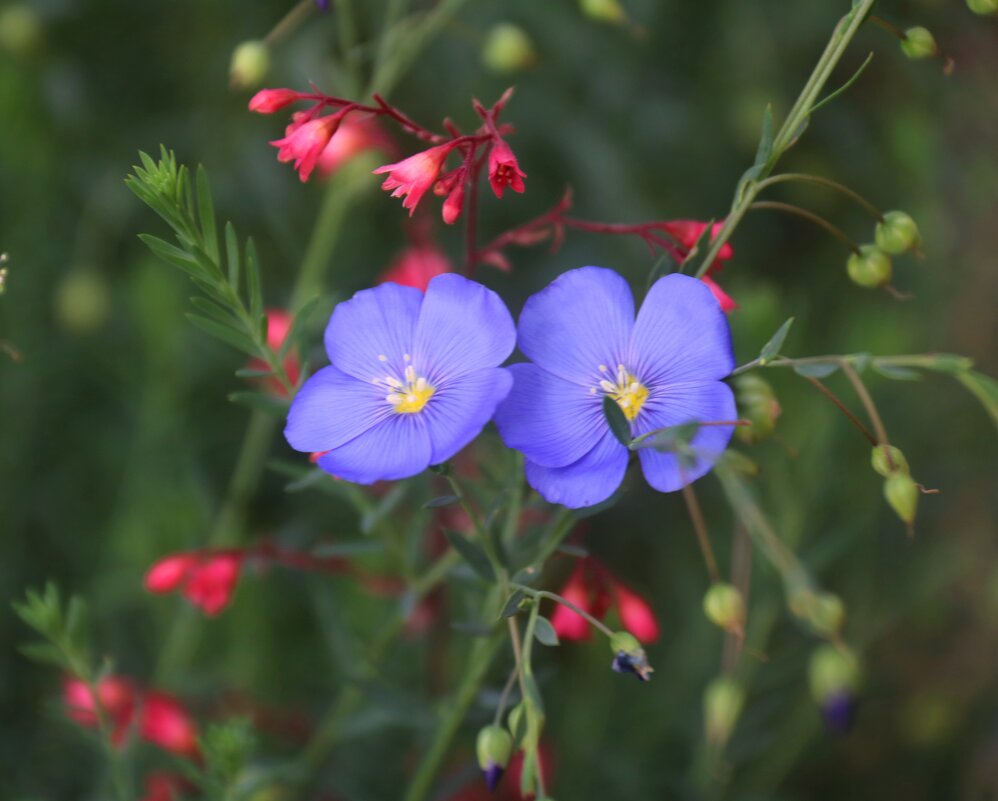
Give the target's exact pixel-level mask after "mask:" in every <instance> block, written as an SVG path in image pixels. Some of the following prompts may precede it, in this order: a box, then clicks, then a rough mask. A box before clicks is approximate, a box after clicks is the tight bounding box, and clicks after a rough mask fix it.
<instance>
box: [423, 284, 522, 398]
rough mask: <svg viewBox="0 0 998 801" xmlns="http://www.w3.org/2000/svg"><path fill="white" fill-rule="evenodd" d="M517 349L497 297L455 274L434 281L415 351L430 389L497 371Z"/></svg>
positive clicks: (511, 327) (513, 332) (428, 291)
mask: <svg viewBox="0 0 998 801" xmlns="http://www.w3.org/2000/svg"><path fill="white" fill-rule="evenodd" d="M515 346H516V326H515V325H514V324H513V318H512V316H511V315H510V313H509V310H508V309H507V308H506V304H505V303H503V302H502V300H501V299H500V298H499V296H498V295H497V294H496V293H495V292H493V291H492V290H491V289H489V288H488V287H484V286H482V285H481V284H478V283H476V282H474V281H469V280H468V279H467V278H462V277H461V276H460V275H456V274H454V273H446V274H444V275H438V276H437V277H436V278H434V279H433V280H432V281H430V284H429V286H428V287H427V288H426V297H425V298H424V300H423V307H422V309H421V310H420V312H419V321H418V323H417V324H416V334H415V341H414V344H413V351H412V355H413V365H414V366H415V368H416V372H417V373H419V374H420V375H423V376H425V377H426V380H427V381H429V382H430V384H432V385H434V386H436V385H437V384H438V383H439V382H442V381H446V380H448V379H451V378H455V377H457V376H462V375H466V374H468V373H473V372H475V371H476V370H481V369H483V368H486V367H498V366H499V365H500V364H502V363H503V362H504V361H505V360H506V357H507V356H509V354H510V353H512V352H513V348H514V347H515Z"/></svg>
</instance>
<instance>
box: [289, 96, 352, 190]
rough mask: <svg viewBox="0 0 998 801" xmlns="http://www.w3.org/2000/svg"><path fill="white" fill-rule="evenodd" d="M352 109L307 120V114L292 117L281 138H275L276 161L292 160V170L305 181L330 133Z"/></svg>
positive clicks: (330, 137)
mask: <svg viewBox="0 0 998 801" xmlns="http://www.w3.org/2000/svg"><path fill="white" fill-rule="evenodd" d="M351 110H352V109H351V108H350V107H349V106H347V107H346V108H344V109H342V110H340V111H337V112H336V113H335V114H330V115H328V116H326V117H316V118H313V119H308V115H307V114H306V115H302V116H299V115H298V114H296V115H294V117H293V118H292V122H291V124H290V125H289V126H288V127H287V129H286V130H285V136H284V138H283V139H275V140H274V141H273V142H271V143H270V144H272V145H273V146H274V147H276V148H278V151H277V160H278V161H280V162H288V161H292V160H293V161H294V163H295V169H296V170H298V175H299V177H300V178H301V180H302V181H303V182H304V181H307V180H308V178H309V176H310V175H311V174H312V170H314V169H315V166H316V164H318V162H319V156H321V155H322V151H323V150H325V149H326V146H327V145H328V144H329V142H330V140H331V139H332V138H333V134H335V133H336V130H337V128H339V127H340V123H341V122H343V118H344V117H345V116H346V115H347V114H349V113H350V111H351Z"/></svg>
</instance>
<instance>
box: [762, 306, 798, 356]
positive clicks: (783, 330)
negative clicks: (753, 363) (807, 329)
mask: <svg viewBox="0 0 998 801" xmlns="http://www.w3.org/2000/svg"><path fill="white" fill-rule="evenodd" d="M793 324H794V318H793V317H790V318H788V319H787V321H786V322H785V323H784V324H783V325H781V326H780V327H779V328H778V329H776V333H775V334H773V336H772V337H770V340H769V342H767V343H766V344H765V345H763V347H762V350H761V351H760V352H759V364H760V365H765V364H768V363H769V362H771V361H772V360H773V359H774V358H775V357H776V356H779V355H780V348H782V347H783V342H784V341H785V340H786V338H787V334H788V333H790V326H792V325H793Z"/></svg>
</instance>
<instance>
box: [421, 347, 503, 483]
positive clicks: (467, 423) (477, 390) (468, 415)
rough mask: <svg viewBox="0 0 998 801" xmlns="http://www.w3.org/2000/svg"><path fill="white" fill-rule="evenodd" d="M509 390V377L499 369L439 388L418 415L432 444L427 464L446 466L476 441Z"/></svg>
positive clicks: (493, 368)
mask: <svg viewBox="0 0 998 801" xmlns="http://www.w3.org/2000/svg"><path fill="white" fill-rule="evenodd" d="M512 386H513V377H512V376H511V375H510V374H509V371H508V370H506V369H504V368H502V367H490V368H488V369H486V370H477V371H476V372H474V373H468V374H467V375H463V376H461V377H460V378H455V379H452V380H450V381H447V382H445V383H444V384H441V385H440V387H438V388H437V390H436V392H435V393H434V395H433V397H432V398H430V400H429V402H428V403H427V404H426V406H425V407H424V408H423V411H422V412H420V416H422V417H423V418H424V419H425V421H426V429H427V431H428V432H429V434H430V442H431V444H432V454H431V456H430V464H440V463H441V462H446V461H447V460H448V459H450V458H451V457H452V456H453V455H454V454H455V453H457V452H458V451H459V450H461V449H462V448H463V447H464V446H465V445H467V444H468V443H469V442H471V441H472V440H473V439H474V438H475V437H477V436H478V434H479V433H480V432H481V430H482V428H484V426H485V424H486V423H487V422H489V420H491V419H492V415H493V414H494V413H495V410H496V406H498V405H499V404H500V403H501V402H502V401H503V399H504V398H505V397H506V396H507V395H508V394H509V390H510V387H512Z"/></svg>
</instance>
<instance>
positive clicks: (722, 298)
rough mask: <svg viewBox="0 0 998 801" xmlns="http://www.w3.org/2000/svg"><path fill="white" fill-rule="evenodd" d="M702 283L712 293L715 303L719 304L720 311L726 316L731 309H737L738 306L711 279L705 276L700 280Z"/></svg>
mask: <svg viewBox="0 0 998 801" xmlns="http://www.w3.org/2000/svg"><path fill="white" fill-rule="evenodd" d="M700 280H701V281H703V282H704V283H705V284H706V285H707V288H708V289H710V291H711V292H712V293H713V295H714V297H715V298H717V302H718V303H720V304H721V310H722V311H723V312H724V313H725V314H727V313H728V312H729V311H731V310H732V309H737V308H738V304H737V303H735V301H734V300H732V299H731V296H730V295H729V294H728V293H727V292H725V291H724V290H723V289H721V287H720V286H718V284H717V282H716V281H715V280H714V279H713V278H711V277H710V276H709V275H705V276H704V277H703V278H701V279H700Z"/></svg>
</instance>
